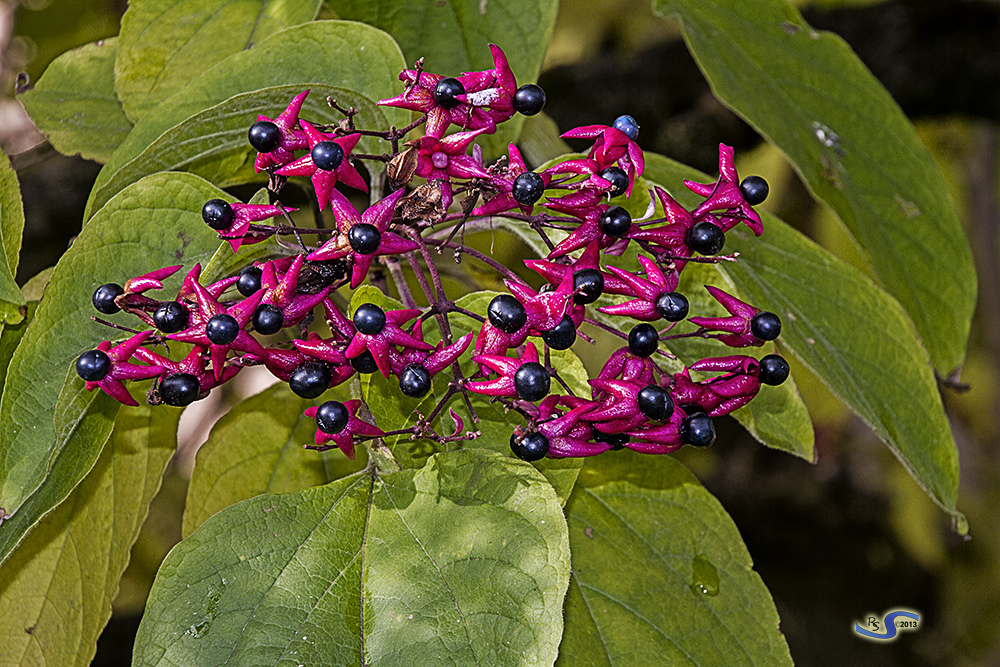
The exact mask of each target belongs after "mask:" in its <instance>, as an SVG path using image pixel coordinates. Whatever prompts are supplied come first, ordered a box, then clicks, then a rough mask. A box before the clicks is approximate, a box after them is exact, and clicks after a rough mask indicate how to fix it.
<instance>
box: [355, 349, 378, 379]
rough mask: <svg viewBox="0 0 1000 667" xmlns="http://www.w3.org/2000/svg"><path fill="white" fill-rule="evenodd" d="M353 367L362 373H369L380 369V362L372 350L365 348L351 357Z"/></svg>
mask: <svg viewBox="0 0 1000 667" xmlns="http://www.w3.org/2000/svg"><path fill="white" fill-rule="evenodd" d="M351 368H353V369H354V370H355V371H357V372H358V373H361V374H362V375H368V374H370V373H374V372H375V371H377V370H378V364H377V363H375V356H374V355H373V354H372V353H371V350H365V351H364V352H362V353H361V354H359V355H358V356H356V357H354V358H353V359H351Z"/></svg>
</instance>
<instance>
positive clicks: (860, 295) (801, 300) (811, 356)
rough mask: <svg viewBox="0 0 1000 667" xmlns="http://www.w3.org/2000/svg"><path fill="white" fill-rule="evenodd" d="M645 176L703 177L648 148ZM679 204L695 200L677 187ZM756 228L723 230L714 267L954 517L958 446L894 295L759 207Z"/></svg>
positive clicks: (671, 179)
mask: <svg viewBox="0 0 1000 667" xmlns="http://www.w3.org/2000/svg"><path fill="white" fill-rule="evenodd" d="M646 170H647V173H646V176H647V177H649V178H650V179H651V180H654V181H657V182H660V183H677V182H680V180H681V179H682V178H695V179H698V178H703V176H704V175H703V174H698V173H697V172H694V171H693V170H691V169H689V168H687V167H683V166H682V165H679V164H677V163H676V162H673V161H670V160H667V159H666V158H664V157H662V156H658V155H651V154H647V155H646ZM671 194H673V195H674V196H675V197H676V198H677V199H678V201H680V202H681V203H682V204H684V205H687V206H691V205H692V204H694V202H695V201H696V200H697V199H698V198H697V197H694V196H692V195H691V193H689V192H683V191H681V190H680V189H678V190H676V191H675V192H672V193H671ZM762 217H763V220H764V235H763V236H761V237H760V238H757V237H754V236H753V235H752V234H751V233H749V232H748V231H746V230H745V229H743V228H742V227H740V228H737V229H734V230H733V231H731V232H729V233H728V234H727V235H726V249H727V251H729V250H732V251H736V252H739V253H740V258H739V262H736V263H735V264H734V263H727V264H726V266H725V268H724V270H725V272H726V273H727V274H728V275H729V276H730V277H731V278H732V280H733V282H734V284H735V285H736V286H737V288H738V289H739V291H740V293H741V294H743V295H744V296H745V297H746V298H747V300H748V301H749V302H750V303H753V304H754V305H756V306H758V307H760V308H763V309H766V310H770V311H771V312H774V313H777V314H778V315H780V316H781V319H782V322H783V327H782V331H781V338H780V339H778V342H779V343H780V347H781V348H782V349H785V348H787V349H789V350H791V351H792V352H793V353H794V354H795V356H797V357H798V358H799V359H800V360H801V361H802V362H803V363H805V364H806V366H808V367H809V368H810V370H812V371H813V373H815V374H816V375H817V376H818V377H819V378H820V380H822V381H823V382H824V383H825V384H826V385H827V386H828V387H829V388H830V389H831V390H832V391H833V393H834V394H836V395H837V396H838V397H839V398H840V399H841V400H842V401H844V403H846V404H847V405H848V406H849V407H850V408H851V409H852V410H854V411H855V412H856V413H857V414H858V415H859V416H860V417H861V418H862V419H863V420H864V421H865V422H866V423H867V424H868V425H869V426H871V427H872V429H873V430H874V431H875V433H876V434H877V435H878V436H879V437H880V438H881V439H882V440H883V441H885V443H886V444H887V445H888V446H889V449H890V450H892V452H893V454H895V455H896V457H897V458H898V459H899V460H900V461H901V462H902V463H903V465H904V466H905V467H906V469H907V470H909V471H910V474H911V475H913V477H914V478H915V479H916V480H917V482H919V483H920V484H921V486H923V487H924V489H926V490H927V492H928V493H930V494H931V496H932V497H933V498H934V499H935V501H936V502H937V503H938V504H939V505H940V506H941V507H942V508H943V509H945V510H946V511H947V512H949V513H951V514H952V515H954V516H956V517H957V518H959V521H960V522H961V518H960V517H961V515H960V514H958V512H957V510H956V509H955V502H956V499H957V495H958V452H957V449H956V447H955V440H954V437H953V436H952V434H951V429H950V427H949V425H948V420H947V418H946V416H945V413H944V409H943V406H942V404H941V397H940V394H939V393H938V389H937V383H936V381H935V378H934V373H933V370H932V368H931V366H930V363H929V359H928V356H927V352H926V350H925V349H924V347H923V346H922V345H921V344H920V339H919V338H918V336H917V332H916V330H915V329H914V326H913V323H912V321H911V320H910V319H909V317H907V315H906V312H904V310H903V309H902V307H901V306H900V305H899V303H898V302H897V301H896V300H894V299H893V298H892V297H891V296H889V295H888V294H886V293H885V292H884V291H883V290H882V289H880V288H879V287H878V286H877V285H875V284H874V283H872V281H871V280H869V279H868V278H867V277H866V276H865V275H864V274H863V273H861V272H860V271H858V270H857V269H855V268H854V267H852V266H850V265H848V264H846V263H845V262H842V261H840V260H839V259H837V258H836V257H834V256H833V255H831V254H830V253H829V252H827V251H826V250H824V249H823V248H821V247H819V246H818V245H816V244H815V243H813V242H812V241H810V240H809V239H807V238H806V237H805V236H803V235H801V234H800V233H798V232H797V231H795V230H794V229H792V228H791V227H789V226H788V225H786V224H785V223H783V222H781V221H780V220H778V219H777V218H775V217H773V216H770V215H766V214H765V215H763V216H762Z"/></svg>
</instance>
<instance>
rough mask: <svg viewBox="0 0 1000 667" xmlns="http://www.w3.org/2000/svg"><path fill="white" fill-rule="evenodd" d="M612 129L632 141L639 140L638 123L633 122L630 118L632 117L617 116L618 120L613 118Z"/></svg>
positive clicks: (633, 119)
mask: <svg viewBox="0 0 1000 667" xmlns="http://www.w3.org/2000/svg"><path fill="white" fill-rule="evenodd" d="M612 127H614V128H615V129H616V130H621V131H622V132H624V133H625V136H626V137H628V138H629V139H631V140H632V141H635V140H636V139H638V138H639V123H637V122H635V118H632V116H618V118H615V122H614V125H612Z"/></svg>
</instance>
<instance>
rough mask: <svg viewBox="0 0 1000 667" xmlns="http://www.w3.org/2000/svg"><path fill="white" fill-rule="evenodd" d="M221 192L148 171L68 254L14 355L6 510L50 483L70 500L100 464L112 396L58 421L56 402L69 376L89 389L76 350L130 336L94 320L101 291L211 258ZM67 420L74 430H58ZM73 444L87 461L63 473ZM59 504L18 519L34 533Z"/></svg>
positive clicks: (1, 478)
mask: <svg viewBox="0 0 1000 667" xmlns="http://www.w3.org/2000/svg"><path fill="white" fill-rule="evenodd" d="M223 195H224V193H222V192H221V191H220V190H218V189H216V188H214V187H212V186H211V185H210V184H209V183H206V182H205V181H203V180H202V179H200V178H198V177H196V176H191V175H189V174H177V173H165V174H157V175H154V176H150V177H148V178H145V179H143V180H142V181H140V182H138V183H136V184H134V185H132V186H130V187H129V188H127V189H126V190H124V191H122V193H121V194H120V195H119V196H117V197H116V198H115V199H114V200H113V201H112V202H109V203H108V205H107V206H106V207H104V208H103V209H102V210H101V212H100V213H99V214H98V215H97V216H95V217H94V220H93V221H92V223H91V224H90V225H88V226H87V227H86V228H85V229H84V230H83V231H82V232H81V234H80V236H79V237H77V239H76V241H75V242H74V243H73V246H72V247H71V248H70V249H69V250H68V251H67V252H66V254H65V255H63V257H62V259H61V260H60V261H59V264H58V265H57V267H56V269H55V271H54V272H53V274H52V277H51V279H50V281H49V284H48V287H47V288H46V292H45V298H44V299H43V300H42V302H41V304H40V305H39V307H38V311H37V312H36V314H35V317H34V319H33V320H32V322H31V324H30V325H29V327H28V330H27V331H26V332H25V335H24V339H23V340H22V341H21V344H20V345H19V346H18V348H17V350H16V351H15V352H14V357H13V359H12V360H11V363H10V367H9V369H8V374H7V381H6V384H5V387H4V392H3V396H2V398H0V441H2V442H3V445H4V446H3V449H2V452H0V507H3V508H5V510H6V513H7V514H8V515H9V514H14V516H15V517H17V513H16V512H17V509H18V508H19V507H20V506H21V504H22V503H23V502H24V501H25V499H26V498H28V496H29V495H31V494H32V493H33V492H35V490H36V489H38V488H39V485H42V484H43V482H45V483H47V484H54V485H56V486H57V487H58V488H59V489H61V491H60V492H59V493H56V494H55V495H54V496H53V498H50V500H49V501H48V502H53V503H58V502H59V501H61V500H62V499H63V498H65V497H66V495H67V494H68V493H69V492H70V491H71V490H72V488H73V486H75V485H76V483H77V482H79V480H80V479H81V478H82V477H83V476H84V475H85V474H86V472H87V470H89V469H90V468H91V467H92V466H93V464H94V461H96V460H97V456H98V454H99V453H100V449H101V447H102V446H103V444H104V442H105V441H106V440H107V437H108V435H109V434H110V432H111V425H112V420H113V418H114V411H115V409H116V408H115V407H114V406H116V405H117V404H116V403H115V402H114V401H110V402H108V401H104V400H103V399H101V400H99V401H97V402H96V403H95V404H94V406H93V407H91V408H86V409H84V408H83V407H82V406H83V403H81V402H79V401H77V407H76V408H72V407H71V408H69V409H67V410H66V412H65V414H64V415H63V416H61V417H60V416H58V415H57V418H56V420H55V422H54V421H53V409H54V408H55V407H56V405H57V403H58V402H59V400H60V393H61V392H63V389H64V380H66V378H67V374H69V380H68V382H67V383H66V384H67V392H70V391H71V390H72V388H73V387H77V389H76V391H81V390H82V382H81V381H80V380H79V378H77V377H76V373H75V372H73V371H72V370H70V369H71V366H72V364H73V362H74V360H75V359H76V357H78V356H79V355H80V354H81V353H82V352H84V351H86V350H88V349H92V348H94V347H95V346H96V345H97V343H98V342H100V341H101V340H104V339H105V338H108V337H110V338H122V337H123V336H122V335H121V334H120V333H118V332H115V331H114V330H112V329H108V328H106V327H103V326H101V325H99V324H97V323H95V322H93V321H92V320H91V316H92V315H94V314H95V311H94V310H93V306H92V305H91V302H90V299H91V295H92V294H93V292H94V289H96V288H97V286H98V285H101V284H103V283H106V282H118V283H123V282H124V281H125V280H127V279H128V278H130V277H132V276H137V275H140V274H143V273H146V272H148V271H152V270H153V269H157V268H160V267H164V266H171V265H174V264H181V263H186V264H188V265H189V266H190V265H192V264H194V263H195V262H198V261H207V260H208V258H210V257H211V256H212V253H213V252H214V251H215V249H216V247H217V243H218V242H217V240H216V238H215V234H214V233H213V232H212V230H210V229H209V228H208V227H206V226H205V223H204V222H203V221H202V220H201V214H200V211H201V207H202V205H203V204H204V203H205V201H206V200H208V199H212V198H214V197H219V196H223ZM182 275H183V272H181V273H179V274H177V275H175V276H174V277H173V278H171V280H170V281H169V282H168V284H167V286H166V288H165V290H164V293H165V294H166V293H169V290H171V289H176V288H177V286H179V284H180V280H181V277H182ZM153 295H154V296H155V293H153ZM108 319H111V320H115V321H119V322H121V323H123V324H126V325H129V326H132V325H134V320H133V319H132V318H129V317H128V316H126V315H123V314H118V315H114V316H109V317H108ZM98 393H101V392H98ZM69 395H70V394H69V393H67V396H69ZM93 396H94V395H91V397H93ZM64 403H65V401H64ZM86 403H88V404H89V401H88V402H86ZM66 405H71V403H66ZM97 408H99V409H97ZM95 410H96V411H95ZM81 415H88V416H90V417H92V418H93V419H95V420H97V421H98V422H99V423H100V424H103V426H102V427H101V428H97V427H96V426H95V430H92V431H87V433H91V435H88V436H86V437H84V431H81V430H80V429H79V428H71V427H72V425H73V424H74V423H76V422H79V421H80V418H81ZM60 424H63V425H66V428H58V426H59V425H60ZM101 433H103V437H101V435H100V434H101ZM65 449H70V450H71V452H70V453H71V455H72V456H74V457H80V461H78V465H77V468H75V469H67V470H66V471H65V472H64V474H62V475H61V476H57V475H55V474H53V473H52V471H51V468H52V466H53V464H54V461H55V460H56V458H57V456H58V455H59V454H60V453H61V452H63V451H64V450H65ZM60 494H61V495H60ZM54 506H55V505H54V504H50V505H48V506H45V507H35V508H34V509H33V510H32V513H31V516H25V517H21V519H23V522H24V523H22V524H19V525H21V526H22V528H23V529H24V530H27V529H28V528H30V526H31V525H32V524H33V523H34V522H35V521H37V520H38V519H39V518H40V517H41V515H42V514H44V513H45V512H47V511H48V510H50V509H52V507H54ZM15 533H16V530H15V529H14V524H13V523H11V521H10V520H7V521H5V522H4V523H3V524H0V543H4V544H7V543H9V542H10V541H11V540H14V541H16V540H17V539H20V536H19V535H16V534H15ZM2 553H3V552H2V551H0V554H2ZM0 557H2V555H0Z"/></svg>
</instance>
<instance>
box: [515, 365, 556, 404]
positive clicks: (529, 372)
mask: <svg viewBox="0 0 1000 667" xmlns="http://www.w3.org/2000/svg"><path fill="white" fill-rule="evenodd" d="M550 385H551V379H550V378H549V372H548V371H547V370H545V366H542V365H541V364H539V363H537V362H534V361H529V362H526V363H523V364H521V367H520V368H519V369H517V372H516V373H514V390H515V391H517V395H518V397H519V398H520V399H521V400H524V401H531V402H532V403H534V402H535V401H540V400H542V399H543V398H545V396H546V395H547V394H548V393H549V386H550Z"/></svg>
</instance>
